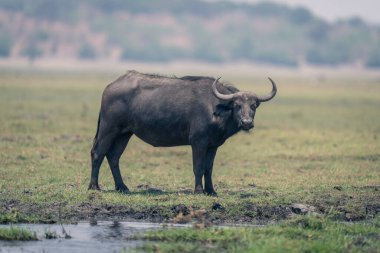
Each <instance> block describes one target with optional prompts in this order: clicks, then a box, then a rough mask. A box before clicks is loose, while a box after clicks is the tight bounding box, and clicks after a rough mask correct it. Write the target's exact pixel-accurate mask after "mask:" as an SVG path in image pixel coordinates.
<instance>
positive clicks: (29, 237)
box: [0, 226, 38, 241]
mask: <svg viewBox="0 0 380 253" xmlns="http://www.w3.org/2000/svg"><path fill="white" fill-rule="evenodd" d="M0 240H4V241H14V240H17V241H35V240H38V239H37V236H36V234H35V233H33V232H31V231H30V230H27V229H24V228H18V227H12V226H11V227H9V228H0Z"/></svg>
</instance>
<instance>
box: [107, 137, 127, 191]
mask: <svg viewBox="0 0 380 253" xmlns="http://www.w3.org/2000/svg"><path fill="white" fill-rule="evenodd" d="M131 136H132V134H131V133H128V134H123V135H119V136H117V137H116V138H115V141H114V143H113V144H112V146H111V148H110V149H109V151H108V153H107V155H106V157H107V160H108V164H109V166H110V169H111V172H112V176H113V179H114V181H115V189H116V191H120V192H122V193H129V189H128V187H127V186H126V185H125V184H124V182H123V179H122V177H121V174H120V168H119V160H120V157H121V155H122V154H123V152H124V150H125V147H126V146H127V144H128V141H129V139H130V138H131Z"/></svg>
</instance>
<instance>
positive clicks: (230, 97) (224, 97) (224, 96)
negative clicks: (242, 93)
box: [212, 77, 235, 100]
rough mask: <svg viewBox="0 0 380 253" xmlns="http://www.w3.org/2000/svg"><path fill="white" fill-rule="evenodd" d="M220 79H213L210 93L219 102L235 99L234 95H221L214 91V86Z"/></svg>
mask: <svg viewBox="0 0 380 253" xmlns="http://www.w3.org/2000/svg"><path fill="white" fill-rule="evenodd" d="M219 79H220V77H218V78H217V79H215V81H214V83H213V84H212V92H213V93H214V95H215V97H217V98H219V99H220V100H231V99H233V98H234V97H235V94H222V93H220V92H219V91H218V90H217V89H216V84H217V82H218V81H219Z"/></svg>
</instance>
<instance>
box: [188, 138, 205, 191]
mask: <svg viewBox="0 0 380 253" xmlns="http://www.w3.org/2000/svg"><path fill="white" fill-rule="evenodd" d="M191 148H192V151H193V171H194V175H195V190H194V192H195V193H203V185H202V177H203V175H204V173H205V170H204V166H203V160H204V158H205V156H206V151H207V148H206V147H203V146H200V145H192V146H191Z"/></svg>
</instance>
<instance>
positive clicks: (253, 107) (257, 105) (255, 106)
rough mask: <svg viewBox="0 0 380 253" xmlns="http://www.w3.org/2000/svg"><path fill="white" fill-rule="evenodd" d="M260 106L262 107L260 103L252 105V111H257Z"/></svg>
mask: <svg viewBox="0 0 380 253" xmlns="http://www.w3.org/2000/svg"><path fill="white" fill-rule="evenodd" d="M259 105H260V102H256V103H254V104H251V108H252V110H255V109H256V108H257V107H259Z"/></svg>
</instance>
